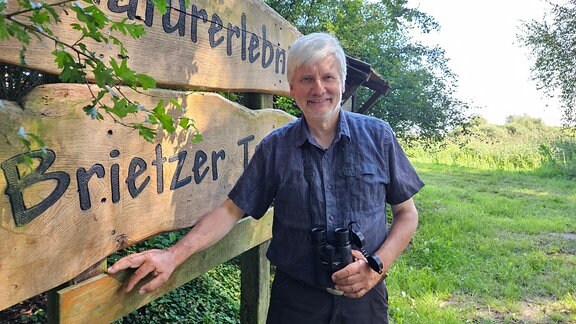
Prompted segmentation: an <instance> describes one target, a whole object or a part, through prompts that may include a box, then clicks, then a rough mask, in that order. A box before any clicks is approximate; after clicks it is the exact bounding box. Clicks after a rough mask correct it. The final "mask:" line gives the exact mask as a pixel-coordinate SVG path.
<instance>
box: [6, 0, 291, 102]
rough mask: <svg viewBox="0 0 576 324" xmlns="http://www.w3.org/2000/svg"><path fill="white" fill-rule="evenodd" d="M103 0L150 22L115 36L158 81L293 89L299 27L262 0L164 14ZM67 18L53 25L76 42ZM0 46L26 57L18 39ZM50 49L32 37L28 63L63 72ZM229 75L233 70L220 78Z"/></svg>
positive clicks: (178, 4)
mask: <svg viewBox="0 0 576 324" xmlns="http://www.w3.org/2000/svg"><path fill="white" fill-rule="evenodd" d="M49 1H56V0H49ZM97 3H98V4H99V6H100V7H101V8H102V9H103V11H105V12H106V13H107V14H109V15H110V17H111V18H113V19H119V20H120V19H128V20H132V21H135V22H137V21H142V22H143V24H144V25H145V26H146V28H145V29H146V32H147V33H146V35H144V36H143V37H141V38H139V39H137V40H134V39H131V38H129V37H125V36H123V35H115V36H117V37H118V38H119V39H121V40H122V42H123V44H124V46H125V47H126V49H127V50H128V56H129V64H130V67H131V68H133V69H135V70H137V71H139V72H143V73H147V74H149V75H150V76H152V77H154V78H155V79H156V81H157V83H158V85H163V86H178V87H180V88H190V89H201V90H207V89H208V90H232V91H254V90H258V92H263V93H275V94H283V95H288V94H289V89H288V83H287V81H286V51H287V50H288V47H289V46H290V44H292V42H293V41H294V40H295V39H297V38H298V37H299V35H300V33H299V32H298V31H297V30H296V29H295V28H294V27H292V26H291V25H290V24H289V23H288V22H287V21H285V20H284V19H283V18H282V17H280V16H279V15H278V14H277V13H276V12H274V11H273V10H272V9H271V8H269V7H268V6H266V4H264V3H263V2H260V1H257V0H234V1H226V2H225V3H224V4H223V3H221V2H216V1H208V0H204V1H198V0H197V1H190V3H189V5H188V6H186V1H185V0H169V1H168V5H169V7H168V9H167V12H166V13H164V14H160V13H159V12H158V11H156V10H155V7H154V5H153V4H152V2H151V1H150V0H126V1H120V0H100V1H98V2H97ZM17 6H18V3H17V2H14V1H10V2H9V3H8V10H7V12H8V13H10V12H14V11H17ZM57 8H60V7H59V6H58V7H57ZM58 10H61V9H58ZM28 14H29V13H28ZM61 19H62V24H59V25H56V26H53V28H51V29H52V31H53V32H54V33H55V35H56V36H57V37H59V39H61V40H62V41H63V42H65V43H69V44H73V43H74V42H75V41H76V40H77V39H78V34H77V33H76V31H74V30H72V29H71V28H70V27H69V24H70V23H72V22H74V19H75V18H74V17H73V15H66V14H65V13H64V12H61ZM22 20H26V18H25V17H22ZM0 46H1V47H2V51H1V52H0V62H6V63H10V64H16V65H18V64H20V56H19V54H20V46H19V45H18V44H17V43H16V42H13V41H10V42H8V41H0ZM87 46H88V48H90V50H92V51H94V52H95V54H96V55H97V56H98V57H101V58H103V60H104V61H108V59H107V58H108V57H109V58H117V57H118V55H119V54H120V53H119V52H118V50H117V49H114V48H110V47H108V46H106V45H104V44H99V43H87ZM159 49H162V50H159ZM51 51H52V50H51V49H50V48H48V47H46V46H45V45H43V44H42V43H41V42H36V41H35V40H33V41H32V42H31V44H30V45H29V46H27V51H26V55H27V58H26V61H27V62H28V64H29V67H30V68H33V69H37V70H40V71H45V72H50V73H56V74H57V73H59V71H58V70H57V69H56V64H55V63H54V59H53V57H52V56H51V55H50V53H51ZM223 74H229V75H234V77H233V78H222V75H223Z"/></svg>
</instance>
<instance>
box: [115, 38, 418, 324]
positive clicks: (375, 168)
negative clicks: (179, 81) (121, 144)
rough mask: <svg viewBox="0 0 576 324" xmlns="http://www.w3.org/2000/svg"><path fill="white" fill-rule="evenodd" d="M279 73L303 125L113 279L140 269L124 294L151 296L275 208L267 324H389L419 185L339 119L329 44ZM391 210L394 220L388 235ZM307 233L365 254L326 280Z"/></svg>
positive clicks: (372, 128)
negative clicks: (224, 194)
mask: <svg viewBox="0 0 576 324" xmlns="http://www.w3.org/2000/svg"><path fill="white" fill-rule="evenodd" d="M287 67H288V70H287V76H288V81H289V85H290V95H291V96H292V97H293V98H294V99H295V100H296V103H297V104H298V106H299V107H300V109H301V110H302V113H303V117H302V118H300V119H298V120H297V121H295V122H292V123H290V124H289V125H287V126H285V127H282V128H280V129H278V130H276V131H274V132H272V133H271V134H269V135H268V136H267V137H265V138H264V139H263V140H262V142H261V143H260V144H259V145H258V148H257V149H256V152H255V153H254V156H253V157H252V159H251V161H250V163H249V165H248V167H247V168H246V170H245V171H244V173H243V174H242V176H241V177H240V179H239V180H238V182H237V183H236V185H235V186H234V188H233V189H232V191H231V192H230V193H229V195H228V199H226V201H224V203H223V204H222V205H221V206H219V207H217V208H216V209H214V210H213V211H211V212H209V213H207V214H206V215H204V216H203V217H202V218H201V220H200V221H199V222H198V223H197V224H196V226H194V227H193V228H192V229H191V230H190V232H189V233H188V234H187V235H186V236H185V237H184V238H183V239H182V240H180V241H179V242H177V243H176V244H175V245H174V246H172V247H170V248H168V249H167V250H165V251H162V250H150V251H146V252H143V253H139V254H134V255H130V256H127V257H125V258H123V259H121V260H119V261H118V262H117V263H116V264H114V265H113V266H112V267H110V268H109V269H108V272H109V273H111V274H113V273H116V272H118V271H119V270H122V269H126V268H138V269H137V270H136V271H135V273H134V274H133V276H132V277H131V278H130V279H129V280H128V282H127V284H126V289H127V291H130V290H131V289H132V288H133V287H134V285H135V284H136V283H137V282H138V281H140V280H141V279H142V278H144V277H145V276H146V275H147V274H149V273H152V274H153V276H154V278H153V279H152V280H151V281H150V282H149V283H147V284H145V285H143V286H142V288H140V293H147V292H150V291H153V290H155V289H156V288H158V287H159V286H161V285H162V284H163V283H165V282H166V281H167V279H168V278H169V276H170V275H171V274H172V272H173V271H174V269H175V268H176V267H177V266H178V265H180V264H181V263H182V262H183V261H184V260H186V259H187V258H188V257H189V256H190V255H192V254H194V253H196V252H198V251H201V250H203V249H205V248H207V247H209V246H211V245H212V244H214V243H216V242H217V241H218V240H220V239H221V238H222V237H223V236H224V235H225V234H226V233H228V231H229V230H230V229H231V228H232V227H233V226H234V225H235V224H236V222H237V221H238V220H239V219H240V218H241V217H242V216H243V215H244V214H245V213H246V214H248V215H251V216H252V217H254V218H256V219H258V218H260V217H262V216H263V215H264V213H265V212H266V210H267V209H268V208H269V206H270V205H271V204H272V203H274V221H273V230H272V231H273V237H272V241H271V243H270V247H269V250H268V252H267V257H268V258H269V259H270V261H271V263H272V264H274V265H275V266H276V274H275V278H274V282H273V285H272V292H271V299H270V308H269V312H268V323H352V322H354V323H387V321H388V300H387V299H388V295H387V291H386V286H385V282H384V278H385V276H386V272H387V271H388V269H390V267H391V266H392V263H393V262H394V261H395V260H396V258H397V257H398V256H399V255H400V254H401V253H402V252H403V251H404V249H405V248H406V246H407V245H408V243H409V241H410V239H411V237H412V235H413V233H414V231H415V229H416V226H417V224H418V213H417V211H416V208H415V206H414V202H413V200H412V196H413V195H414V194H415V193H417V192H418V191H419V190H420V189H421V188H422V186H423V185H424V184H423V183H422V181H421V180H420V178H419V177H418V175H417V174H416V172H415V171H414V169H413V168H412V166H411V165H410V163H409V162H408V160H407V158H406V156H405V155H404V152H403V151H402V149H401V148H400V146H399V144H398V142H397V141H396V139H395V137H394V135H393V134H392V130H391V129H390V126H389V125H388V124H387V123H385V122H383V121H381V120H379V119H376V118H371V117H367V116H364V115H360V114H355V113H350V112H346V111H343V110H342V109H341V107H340V101H341V98H342V93H343V92H344V84H345V80H346V57H345V55H344V51H343V50H342V48H341V46H340V44H339V42H338V40H337V39H336V38H335V37H333V36H331V35H328V34H324V33H313V34H310V35H307V36H304V37H302V38H300V39H298V40H297V41H296V42H295V43H294V44H293V45H292V47H291V49H290V50H289V53H288V61H287ZM387 203H388V204H390V205H391V210H392V215H393V221H392V225H391V226H390V230H387V224H386V205H387ZM312 229H315V230H314V231H318V230H320V231H321V232H324V233H326V242H325V245H328V246H333V245H337V243H334V240H335V233H336V232H337V231H342V229H350V230H354V231H355V232H359V233H361V234H362V235H363V236H364V238H365V242H363V243H362V245H363V246H362V247H361V248H362V249H363V250H364V253H361V252H360V251H357V250H352V251H351V254H352V258H350V257H349V259H350V260H349V263H348V264H347V265H346V264H345V262H344V263H343V264H341V265H342V266H344V267H343V268H342V269H340V270H337V271H335V272H333V271H332V270H330V269H329V268H323V266H324V265H325V264H323V263H322V262H320V261H319V258H322V257H324V258H325V257H326V256H327V255H328V258H329V259H330V258H332V259H334V258H336V259H337V257H335V254H334V252H333V249H332V250H326V249H324V250H320V252H318V250H317V249H315V248H314V247H313V245H312V243H311V240H310V235H311V231H312ZM357 248H360V247H357ZM315 251H316V252H315ZM323 251H324V252H323ZM329 251H332V252H329ZM319 253H320V255H319ZM368 262H370V264H369V263H368Z"/></svg>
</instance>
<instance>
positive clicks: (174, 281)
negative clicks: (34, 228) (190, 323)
mask: <svg viewBox="0 0 576 324" xmlns="http://www.w3.org/2000/svg"><path fill="white" fill-rule="evenodd" d="M272 217H273V216H272V211H271V210H270V211H268V213H266V215H265V216H264V217H263V218H261V219H260V220H258V221H255V220H254V219H252V218H244V219H242V220H241V221H240V222H239V223H238V224H237V225H236V226H235V227H234V228H233V229H232V230H231V231H230V233H228V235H227V236H225V237H224V238H223V239H222V240H221V241H220V242H218V243H217V244H215V245H214V246H212V247H210V248H208V249H206V250H204V251H202V252H199V253H197V254H195V255H193V256H191V257H190V258H189V259H188V260H186V261H185V262H184V263H183V264H181V265H180V267H178V268H177V269H176V270H175V271H174V273H173V274H172V276H171V277H170V279H169V281H168V282H167V283H166V284H164V285H163V286H162V287H160V288H159V289H158V290H156V291H155V292H153V293H149V294H146V295H139V294H138V288H139V287H140V286H141V285H143V284H144V282H142V283H140V284H139V285H138V286H136V287H135V288H134V290H133V291H132V292H130V293H126V292H125V291H124V290H123V284H124V282H125V281H126V280H127V278H128V276H129V275H130V274H131V272H130V271H124V272H121V273H118V274H116V275H115V276H109V275H107V274H102V275H100V276H97V277H94V278H92V279H89V280H87V281H85V282H82V283H80V284H77V285H74V286H70V287H67V288H65V289H63V290H60V291H59V292H58V295H59V298H60V318H59V323H69V324H72V323H83V324H84V323H109V322H112V321H114V320H116V319H118V318H120V317H122V316H125V315H127V314H130V313H131V312H132V311H134V310H136V309H138V308H140V307H142V306H144V305H146V304H147V303H149V302H151V301H152V300H154V299H156V298H158V297H160V296H162V295H164V294H166V293H168V292H170V291H171V290H173V289H175V288H177V287H179V286H181V285H182V284H184V283H186V282H188V281H190V280H191V279H194V278H196V277H198V276H200V275H201V274H202V273H204V272H206V271H208V270H210V269H211V268H213V267H215V266H217V265H218V264H221V263H223V262H225V261H227V260H230V259H231V258H233V257H235V256H237V255H239V254H240V253H242V252H244V251H247V250H249V249H250V248H253V247H255V246H257V245H259V244H260V243H262V242H265V241H266V240H268V239H270V238H271V237H272Z"/></svg>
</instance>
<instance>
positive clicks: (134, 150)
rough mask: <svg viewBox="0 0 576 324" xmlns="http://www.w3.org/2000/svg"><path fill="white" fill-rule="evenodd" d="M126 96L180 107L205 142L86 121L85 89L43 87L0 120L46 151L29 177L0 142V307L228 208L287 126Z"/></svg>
mask: <svg viewBox="0 0 576 324" xmlns="http://www.w3.org/2000/svg"><path fill="white" fill-rule="evenodd" d="M124 92H125V93H127V94H129V95H130V96H131V97H133V99H135V100H136V101H138V102H140V103H142V104H143V105H145V106H147V107H153V106H154V105H155V102H157V101H158V100H160V99H162V98H164V99H165V98H168V97H170V98H177V100H179V101H180V102H181V103H182V106H183V107H184V108H185V115H186V116H188V117H190V118H192V119H194V121H195V123H196V126H197V127H198V129H199V131H200V132H201V133H202V135H203V138H204V140H203V141H202V142H200V143H195V144H192V143H191V142H190V141H189V134H187V133H182V132H180V133H176V134H163V133H160V134H159V135H158V136H157V139H156V142H155V143H146V142H145V141H144V140H143V139H142V138H140V137H139V136H138V135H137V133H136V132H135V131H133V130H131V129H129V128H127V127H124V126H122V125H119V124H118V123H114V122H113V121H112V120H111V119H110V118H107V119H106V120H104V121H99V122H96V121H92V120H90V119H89V118H87V117H86V116H84V115H83V112H82V111H81V107H83V106H84V105H85V104H87V103H88V102H89V99H90V94H89V92H88V90H87V88H86V86H85V85H73V84H65V85H61V84H60V85H49V86H41V87H38V88H36V89H35V90H34V91H33V92H32V93H31V94H30V95H29V96H28V97H27V98H26V99H25V100H24V103H23V107H24V109H14V104H10V105H8V104H5V106H10V107H11V108H10V109H6V110H4V109H3V110H0V129H7V124H8V123H10V124H13V125H23V126H24V128H25V129H26V131H28V132H32V133H35V134H38V135H39V136H41V137H42V138H43V139H44V141H45V143H46V152H47V153H46V154H47V155H46V156H42V154H41V151H38V152H36V154H37V156H36V157H34V158H33V161H34V167H33V170H34V171H35V172H32V173H31V172H30V170H27V169H26V168H25V167H24V166H23V165H22V164H16V161H17V160H18V156H19V154H20V153H21V152H20V151H18V148H16V147H14V146H11V145H8V144H7V143H6V142H5V141H0V165H1V166H2V170H0V172H2V173H3V174H2V175H0V192H2V193H4V194H2V195H0V241H1V242H10V244H0V259H1V260H2V262H1V266H0V287H3V289H0V309H4V308H6V307H9V306H11V305H13V304H15V303H17V302H19V301H22V300H24V299H27V298H29V297H32V296H34V295H37V294H38V293H40V292H43V291H46V290H49V289H51V288H53V287H56V286H58V285H60V284H62V283H64V282H66V281H68V280H71V279H72V278H74V277H76V276H77V275H78V274H80V273H81V272H83V271H84V270H85V269H87V268H89V267H90V266H92V265H93V264H95V263H96V262H98V261H100V260H102V259H104V258H105V257H106V256H108V255H110V254H111V253H113V252H114V251H116V250H118V249H121V248H124V247H126V246H128V245H131V244H133V243H136V242H139V241H142V240H144V239H146V238H148V237H150V236H152V235H154V234H157V233H160V232H164V231H171V230H174V229H179V228H185V227H189V226H191V225H193V224H195V223H196V222H197V220H198V219H199V217H200V216H201V215H203V214H204V213H205V212H207V211H209V210H211V209H213V208H214V207H215V206H217V205H219V204H221V202H222V201H223V200H224V199H225V198H226V195H227V193H228V192H229V190H230V189H231V188H232V186H233V184H234V183H235V182H236V180H237V178H238V177H239V176H240V174H241V173H242V171H243V169H244V165H245V164H247V161H248V159H249V158H250V157H251V155H252V154H253V152H254V148H255V146H256V144H257V143H259V142H260V140H261V139H262V138H263V137H264V136H265V135H266V134H268V133H269V132H270V131H271V130H272V129H274V128H276V127H279V126H281V125H283V124H285V123H287V122H289V121H291V120H293V117H292V116H289V115H288V114H285V113H283V112H281V111H277V110H271V109H268V110H259V111H251V110H249V109H246V108H244V107H242V106H240V105H238V104H235V103H233V102H230V101H228V100H226V99H224V98H222V97H221V96H218V95H215V94H208V93H184V92H175V91H163V90H154V91H148V92H146V93H142V94H134V93H130V92H129V91H128V90H127V89H124ZM174 113H175V114H176V113H177V112H174ZM129 121H130V119H128V122H129ZM8 135H9V139H10V140H11V141H12V142H13V143H16V142H17V139H15V138H13V137H10V136H12V135H10V134H8ZM14 137H15V135H14ZM47 157H52V158H53V164H51V165H49V163H48V158H47ZM41 167H43V168H45V170H41V169H42V168H41ZM90 170H92V171H97V172H95V173H94V174H93V175H91V176H90V173H91V171H90ZM26 172H27V173H26ZM58 191H59V192H58ZM17 221H18V222H19V223H18V222H17Z"/></svg>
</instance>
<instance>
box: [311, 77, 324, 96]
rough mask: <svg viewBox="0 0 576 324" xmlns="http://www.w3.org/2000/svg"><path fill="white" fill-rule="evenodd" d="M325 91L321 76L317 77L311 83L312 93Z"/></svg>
mask: <svg viewBox="0 0 576 324" xmlns="http://www.w3.org/2000/svg"><path fill="white" fill-rule="evenodd" d="M324 91H325V87H324V83H323V82H322V79H321V78H318V79H316V80H314V83H313V84H312V93H313V94H320V95H321V94H324Z"/></svg>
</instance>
